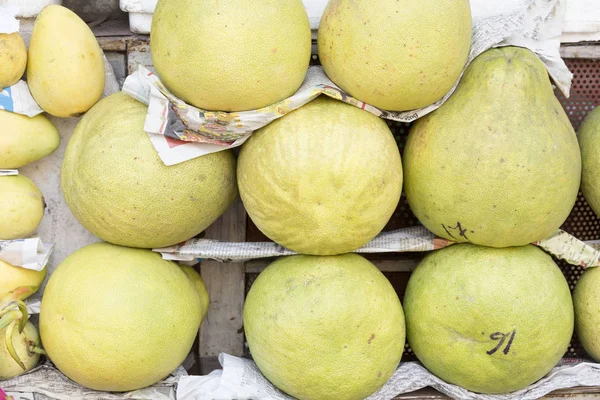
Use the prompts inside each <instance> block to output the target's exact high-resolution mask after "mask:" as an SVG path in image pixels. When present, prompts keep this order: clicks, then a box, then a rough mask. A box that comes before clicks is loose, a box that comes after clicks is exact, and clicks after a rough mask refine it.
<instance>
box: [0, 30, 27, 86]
mask: <svg viewBox="0 0 600 400" xmlns="http://www.w3.org/2000/svg"><path fill="white" fill-rule="evenodd" d="M26 65H27V48H25V42H24V41H23V38H21V35H19V33H18V32H15V33H0V89H3V88H6V87H9V86H12V85H14V84H15V83H17V82H18V81H19V79H21V77H22V76H23V74H24V73H25V66H26Z"/></svg>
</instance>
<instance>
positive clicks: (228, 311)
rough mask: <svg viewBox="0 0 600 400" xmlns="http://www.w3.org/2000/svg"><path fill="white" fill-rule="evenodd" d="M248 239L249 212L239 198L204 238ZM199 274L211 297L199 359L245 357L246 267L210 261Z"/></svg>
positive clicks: (201, 335)
mask: <svg viewBox="0 0 600 400" xmlns="http://www.w3.org/2000/svg"><path fill="white" fill-rule="evenodd" d="M245 235H246V212H245V211H244V207H243V205H242V202H241V201H240V200H239V198H238V200H236V203H235V204H234V205H233V206H232V207H231V208H230V209H229V210H228V211H227V212H226V213H225V214H224V215H223V216H222V217H221V218H219V219H218V220H217V221H216V222H215V223H214V224H212V226H211V227H210V228H209V229H207V231H206V236H205V237H206V238H209V239H217V240H228V241H242V240H244V237H245ZM200 273H201V275H202V279H203V280H204V283H205V284H206V287H207V289H208V293H209V295H210V307H209V310H208V315H207V317H206V320H205V321H204V323H203V324H202V326H201V327H200V357H201V358H213V360H214V357H216V356H218V354H219V353H221V352H225V353H228V354H231V355H234V356H243V354H244V335H243V325H242V312H243V307H244V277H245V275H244V264H243V263H219V262H216V261H209V260H207V261H203V262H202V263H201V264H200Z"/></svg>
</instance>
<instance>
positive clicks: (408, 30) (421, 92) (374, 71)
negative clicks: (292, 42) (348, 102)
mask: <svg viewBox="0 0 600 400" xmlns="http://www.w3.org/2000/svg"><path fill="white" fill-rule="evenodd" d="M318 44H319V58H320V60H321V63H322V64H323V68H324V69H325V72H326V73H327V76H329V78H330V79H331V80H332V81H333V82H335V83H336V84H337V85H338V86H339V87H340V88H342V89H343V90H344V91H345V92H347V93H349V94H350V95H352V96H354V97H356V98H357V99H359V100H362V101H364V102H366V103H369V104H371V105H373V106H376V107H380V108H383V109H386V110H398V111H402V110H412V109H415V108H421V107H424V106H427V105H429V104H432V103H434V102H436V101H437V100H439V99H441V98H442V97H444V95H446V93H448V91H449V90H450V89H451V88H452V86H453V85H454V84H455V83H456V80H457V79H458V77H459V75H460V73H461V72H462V70H463V68H464V66H465V64H466V62H467V57H468V55H469V48H470V47H471V9H470V7H469V1H468V0H403V1H389V0H370V1H355V0H330V1H329V3H328V4H327V8H326V9H325V11H324V13H323V16H322V18H321V23H320V26H319V40H318Z"/></svg>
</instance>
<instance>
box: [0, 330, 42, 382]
mask: <svg viewBox="0 0 600 400" xmlns="http://www.w3.org/2000/svg"><path fill="white" fill-rule="evenodd" d="M6 329H8V328H4V329H2V330H0V338H2V340H0V379H10V378H13V377H15V376H18V375H21V374H24V373H25V372H27V371H30V370H32V369H33V368H34V367H35V366H36V365H37V363H38V361H39V360H40V355H39V354H37V353H30V352H29V351H28V348H29V346H31V345H35V346H37V347H39V346H40V335H39V334H38V331H37V329H36V328H35V326H34V325H33V324H32V323H31V322H27V324H26V325H25V329H23V332H21V333H19V330H18V329H17V328H15V330H14V336H13V338H12V340H13V346H14V347H15V350H16V352H17V355H18V356H19V358H20V359H21V361H22V362H23V364H25V371H23V369H22V368H21V367H20V366H19V364H17V363H16V362H15V360H13V358H12V357H11V355H10V354H9V353H8V349H7V348H6V344H5V341H4V338H5V337H6Z"/></svg>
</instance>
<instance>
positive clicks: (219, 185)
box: [61, 92, 237, 248]
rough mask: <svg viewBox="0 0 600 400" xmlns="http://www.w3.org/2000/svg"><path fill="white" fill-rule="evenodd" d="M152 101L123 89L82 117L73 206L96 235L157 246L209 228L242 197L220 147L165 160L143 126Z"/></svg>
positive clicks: (67, 184)
mask: <svg viewBox="0 0 600 400" xmlns="http://www.w3.org/2000/svg"><path fill="white" fill-rule="evenodd" d="M146 112H147V107H146V106H145V105H143V104H142V103H140V102H138V101H136V100H134V99H133V98H131V97H130V96H128V95H126V94H125V93H122V92H119V93H116V94H113V95H111V96H109V97H106V98H104V99H102V100H101V101H100V102H98V104H96V105H95V106H94V107H93V108H92V109H91V110H90V111H89V112H88V113H87V114H86V115H85V116H84V117H83V118H82V119H81V121H80V122H79V124H78V125H77V128H76V129H75V132H74V133H73V136H72V137H71V139H70V141H69V145H68V147H67V150H66V153H65V157H64V160H63V164H62V171H61V184H62V190H63V194H64V196H65V200H66V201H67V204H68V205H69V208H70V209H71V211H72V212H73V214H74V215H75V217H76V218H77V219H78V220H79V222H80V223H81V224H82V225H83V226H85V227H86V228H87V229H88V230H89V231H91V232H92V233H93V234H94V235H96V236H98V237H100V238H101V239H103V240H105V241H107V242H111V243H114V244H118V245H122V246H129V247H142V248H155V247H163V246H169V245H172V244H175V243H179V242H182V241H184V240H187V239H189V238H191V237H193V236H195V235H197V234H199V233H200V232H202V231H203V230H204V229H206V228H207V227H208V226H209V225H210V224H212V223H213V222H214V221H215V220H216V219H217V218H218V217H219V216H220V215H221V214H223V213H224V212H225V210H226V209H227V208H228V207H229V206H230V205H231V203H232V202H233V200H234V199H235V197H236V196H237V187H236V179H235V158H234V156H233V153H231V152H230V151H220V152H218V153H213V154H208V155H205V156H202V157H198V158H195V159H193V160H190V161H186V162H184V163H181V164H177V165H172V166H166V165H164V164H163V162H162V161H161V159H160V158H159V156H158V154H157V152H156V150H155V149H154V147H153V146H152V143H151V142H150V140H149V138H148V135H147V134H146V132H144V120H145V118H146Z"/></svg>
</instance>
